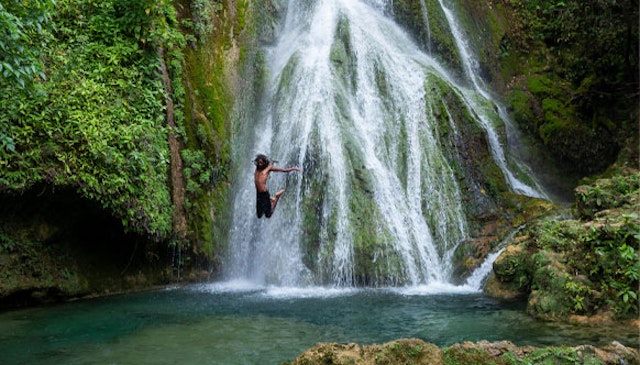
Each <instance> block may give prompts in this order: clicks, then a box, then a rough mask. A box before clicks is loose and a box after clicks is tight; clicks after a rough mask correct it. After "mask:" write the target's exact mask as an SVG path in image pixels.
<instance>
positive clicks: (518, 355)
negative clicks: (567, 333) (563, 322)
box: [285, 339, 640, 365]
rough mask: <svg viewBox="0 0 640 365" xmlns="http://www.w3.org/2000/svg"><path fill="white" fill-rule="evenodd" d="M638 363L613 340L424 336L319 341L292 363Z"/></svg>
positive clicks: (634, 354)
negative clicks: (528, 341) (439, 342)
mask: <svg viewBox="0 0 640 365" xmlns="http://www.w3.org/2000/svg"><path fill="white" fill-rule="evenodd" d="M540 363H544V364H586V363H588V364H638V363H640V355H639V354H638V350H636V349H633V348H630V347H626V346H624V345H622V344H620V343H618V342H615V341H614V342H612V343H611V344H609V345H607V346H604V347H594V346H591V345H580V346H575V347H568V346H550V347H543V348H536V347H532V346H516V345H514V344H513V343H511V342H509V341H496V342H488V341H479V342H475V343H474V342H464V343H461V344H454V345H452V346H449V347H445V348H442V349H441V348H438V347H437V346H436V345H433V344H430V343H427V342H424V341H422V340H420V339H399V340H396V341H391V342H388V343H385V344H383V345H378V344H373V345H364V346H360V345H358V344H355V343H350V344H337V343H319V344H317V345H315V346H314V347H312V348H310V349H309V350H307V351H305V352H304V353H302V354H301V355H300V356H298V357H297V358H296V359H295V360H293V361H291V362H289V363H285V364H289V365H312V364H336V365H339V364H355V365H358V364H361V365H368V364H436V365H438V364H442V365H447V364H474V365H475V364H497V365H500V364H540Z"/></svg>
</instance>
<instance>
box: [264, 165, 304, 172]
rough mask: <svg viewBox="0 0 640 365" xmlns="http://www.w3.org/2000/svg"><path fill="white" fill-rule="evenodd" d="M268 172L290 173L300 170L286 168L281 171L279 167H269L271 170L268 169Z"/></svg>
mask: <svg viewBox="0 0 640 365" xmlns="http://www.w3.org/2000/svg"><path fill="white" fill-rule="evenodd" d="M270 170H271V171H274V172H291V171H300V169H299V168H297V167H288V168H286V169H281V168H279V167H275V166H273V167H271V169H270Z"/></svg>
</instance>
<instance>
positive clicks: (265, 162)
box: [253, 153, 271, 170]
mask: <svg viewBox="0 0 640 365" xmlns="http://www.w3.org/2000/svg"><path fill="white" fill-rule="evenodd" d="M261 162H262V163H261ZM253 163H254V164H255V165H256V168H257V169H258V170H264V169H265V168H266V167H267V166H269V164H270V163H271V161H269V157H267V156H266V155H263V154H261V153H260V154H257V155H256V158H255V159H254V160H253Z"/></svg>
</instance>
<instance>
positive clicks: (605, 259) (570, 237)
mask: <svg viewBox="0 0 640 365" xmlns="http://www.w3.org/2000/svg"><path fill="white" fill-rule="evenodd" d="M639 177H640V175H639V174H638V173H637V172H636V173H634V174H632V175H628V176H619V177H616V178H614V179H608V180H598V181H596V183H595V184H594V185H590V186H581V187H578V188H577V189H576V196H577V204H576V206H577V212H579V216H580V217H581V220H576V219H563V220H561V219H557V218H553V217H552V218H547V219H543V220H539V221H537V222H532V223H530V225H529V227H527V228H526V229H525V230H523V232H522V234H521V235H519V236H518V237H516V238H514V240H512V242H511V244H510V245H509V246H507V248H506V249H505V250H504V252H503V253H502V254H501V255H500V257H498V259H497V260H496V261H495V262H494V275H495V277H492V278H491V279H490V281H489V283H488V285H487V287H486V290H487V292H488V293H490V294H491V295H496V296H500V297H503V296H505V294H504V293H505V292H506V293H512V292H516V293H520V294H525V295H528V298H529V299H528V300H529V303H528V309H527V310H528V311H529V313H531V314H532V315H535V316H538V317H543V318H548V319H552V318H562V319H567V318H568V316H570V315H576V314H577V315H587V316H589V315H596V314H599V313H603V312H611V313H613V314H614V315H613V316H615V317H616V318H619V319H625V318H635V317H637V316H638V304H639V297H640V295H639V293H638V278H639V277H640V256H639V254H638V251H639V250H640V244H639V240H640V235H639V232H640V217H639V215H638V212H637V209H638V198H639V193H640V189H639V187H638V178H639Z"/></svg>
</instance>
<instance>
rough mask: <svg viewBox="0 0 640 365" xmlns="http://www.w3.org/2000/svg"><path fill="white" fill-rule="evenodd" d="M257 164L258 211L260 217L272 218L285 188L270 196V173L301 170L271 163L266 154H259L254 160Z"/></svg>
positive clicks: (255, 177) (255, 178) (255, 180)
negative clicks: (268, 183) (268, 186)
mask: <svg viewBox="0 0 640 365" xmlns="http://www.w3.org/2000/svg"><path fill="white" fill-rule="evenodd" d="M253 162H254V163H255V164H256V171H255V173H254V182H255V185H256V193H257V196H256V213H257V215H258V218H262V216H263V215H264V216H265V217H267V218H270V217H271V215H272V214H273V211H274V210H275V209H276V205H277V204H278V200H279V199H280V196H281V195H282V194H284V189H281V190H279V191H278V192H277V193H276V194H275V196H274V197H271V196H269V190H268V189H267V180H269V174H270V173H271V172H291V171H300V169H299V168H297V167H289V168H286V169H282V168H279V167H275V166H273V165H271V162H270V161H269V158H267V156H265V155H257V156H256V158H255V160H254V161H253Z"/></svg>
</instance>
